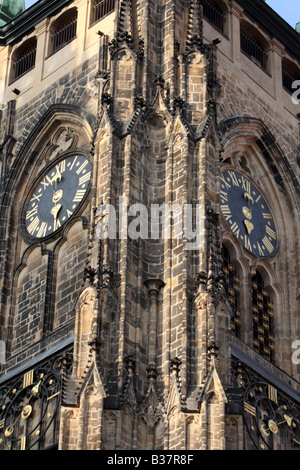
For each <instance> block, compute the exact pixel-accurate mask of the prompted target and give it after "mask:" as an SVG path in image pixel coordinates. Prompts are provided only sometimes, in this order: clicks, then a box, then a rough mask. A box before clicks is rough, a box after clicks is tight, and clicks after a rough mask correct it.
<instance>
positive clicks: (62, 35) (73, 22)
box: [52, 12, 77, 52]
mask: <svg viewBox="0 0 300 470" xmlns="http://www.w3.org/2000/svg"><path fill="white" fill-rule="evenodd" d="M76 30H77V12H76V14H75V15H73V16H72V17H68V18H66V19H65V21H63V22H61V23H60V24H59V26H57V28H56V29H55V31H54V33H53V36H52V41H53V44H52V52H56V51H57V50H58V49H61V48H62V47H63V46H64V45H65V44H67V43H68V42H70V41H72V39H74V38H75V36H76Z"/></svg>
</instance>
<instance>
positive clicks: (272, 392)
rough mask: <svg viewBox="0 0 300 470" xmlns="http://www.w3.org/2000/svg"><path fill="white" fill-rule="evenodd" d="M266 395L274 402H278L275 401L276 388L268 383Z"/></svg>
mask: <svg viewBox="0 0 300 470" xmlns="http://www.w3.org/2000/svg"><path fill="white" fill-rule="evenodd" d="M268 397H269V398H270V400H272V401H273V402H274V403H276V404H278V402H277V390H276V388H275V387H273V385H268Z"/></svg>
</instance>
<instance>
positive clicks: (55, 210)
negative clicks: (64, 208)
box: [51, 204, 61, 220]
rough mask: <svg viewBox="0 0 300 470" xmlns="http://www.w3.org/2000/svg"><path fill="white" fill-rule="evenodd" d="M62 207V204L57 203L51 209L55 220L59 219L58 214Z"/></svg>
mask: <svg viewBox="0 0 300 470" xmlns="http://www.w3.org/2000/svg"><path fill="white" fill-rule="evenodd" d="M60 209H61V204H58V205H55V206H54V207H53V208H52V209H51V214H52V215H53V217H54V220H56V219H57V215H58V213H59V211H60Z"/></svg>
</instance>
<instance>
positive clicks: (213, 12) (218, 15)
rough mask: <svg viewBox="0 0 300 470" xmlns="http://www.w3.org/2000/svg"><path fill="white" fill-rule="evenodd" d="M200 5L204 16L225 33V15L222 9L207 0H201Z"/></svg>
mask: <svg viewBox="0 0 300 470" xmlns="http://www.w3.org/2000/svg"><path fill="white" fill-rule="evenodd" d="M200 5H202V6H203V16H204V17H205V18H206V19H207V20H209V21H210V22H211V23H212V24H213V25H214V26H216V27H217V28H218V29H219V30H220V31H222V32H224V22H225V19H224V14H223V11H222V10H221V8H220V7H219V6H218V5H216V4H212V3H210V2H209V1H207V0H200Z"/></svg>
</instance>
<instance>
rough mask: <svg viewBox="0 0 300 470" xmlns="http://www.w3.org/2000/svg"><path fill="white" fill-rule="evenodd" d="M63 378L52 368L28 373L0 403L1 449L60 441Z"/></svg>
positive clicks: (38, 369)
mask: <svg viewBox="0 0 300 470" xmlns="http://www.w3.org/2000/svg"><path fill="white" fill-rule="evenodd" d="M60 393H61V388H60V377H59V375H58V374H57V373H56V372H55V371H54V370H52V369H48V368H37V369H34V370H30V371H29V372H26V373H25V374H24V375H23V376H21V377H19V378H18V379H16V380H15V381H14V383H13V384H12V385H11V386H10V387H9V388H8V390H6V392H5V394H4V396H3V398H2V400H1V402H0V449H1V450H29V449H34V450H39V449H46V448H51V447H53V446H54V445H56V444H57V423H56V416H57V412H58V408H59V403H60Z"/></svg>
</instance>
